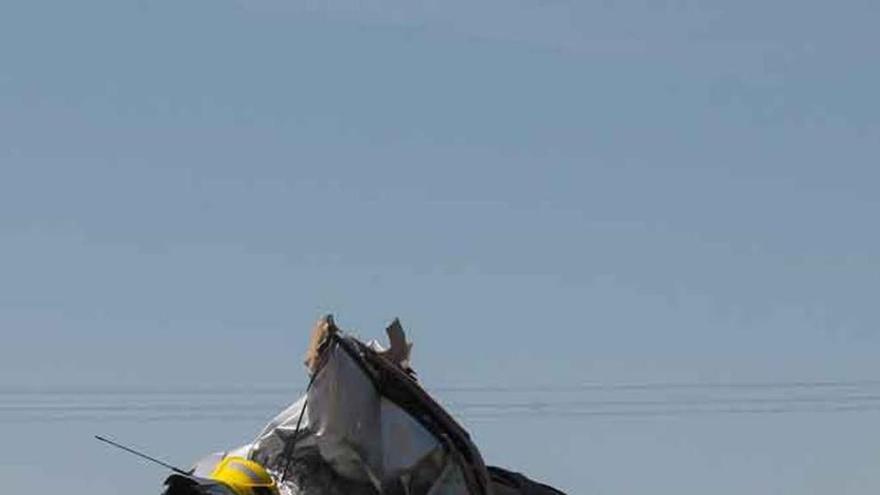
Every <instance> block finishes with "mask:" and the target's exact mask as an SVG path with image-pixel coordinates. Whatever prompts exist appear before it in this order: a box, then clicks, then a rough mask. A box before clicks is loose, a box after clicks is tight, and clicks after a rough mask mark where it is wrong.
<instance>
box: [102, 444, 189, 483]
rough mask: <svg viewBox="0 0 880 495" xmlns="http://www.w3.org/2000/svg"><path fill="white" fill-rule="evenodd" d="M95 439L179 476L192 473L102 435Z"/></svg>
mask: <svg viewBox="0 0 880 495" xmlns="http://www.w3.org/2000/svg"><path fill="white" fill-rule="evenodd" d="M95 438H96V439H98V440H100V441H102V442H104V443H107V444H110V445H112V446H114V447H116V448H118V449H122V450H124V451H126V452H129V453H131V454H134V455H136V456H138V457H142V458H144V459H146V460H148V461H152V462H155V463H156V464H158V465H160V466H162V467H166V468H168V469H170V470H172V471H174V472H175V473H177V474H182V475H184V476H189V475H190V474H191V473H187V472H186V471H184V470H183V469H180V468H178V467H174V466H172V465H171V464H168V463H167V462H162V461H160V460H159V459H156V458H155V457H150V456H148V455H147V454H143V453H141V452H138V451H137V450H134V449H130V448H128V447H126V446H125V445H119V444H118V443H116V442H114V441H113V440H107V439H106V438H104V437H102V436H100V435H95Z"/></svg>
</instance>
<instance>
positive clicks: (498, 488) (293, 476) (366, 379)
mask: <svg viewBox="0 0 880 495" xmlns="http://www.w3.org/2000/svg"><path fill="white" fill-rule="evenodd" d="M386 332H387V334H388V338H389V341H390V346H389V347H388V348H383V347H381V346H380V345H379V344H378V343H376V342H370V343H369V344H365V343H363V342H361V341H360V340H358V339H356V338H354V337H352V336H350V335H347V334H345V333H344V332H343V331H341V330H340V329H339V328H337V327H336V325H335V323H334V321H333V318H332V317H331V316H327V317H325V318H323V319H321V320H320V321H319V322H318V324H317V325H316V326H315V328H314V330H313V331H312V335H311V340H310V344H309V349H308V353H307V355H306V367H307V368H308V372H309V377H310V379H309V385H308V387H307V389H306V393H305V395H304V396H303V397H301V398H300V399H299V400H298V401H296V402H295V403H294V404H292V405H291V406H290V407H288V408H287V409H285V410H284V411H283V412H281V413H280V414H279V415H278V416H277V417H275V418H274V419H273V420H272V421H271V422H270V423H269V424H268V425H267V426H266V427H265V428H264V429H263V431H262V432H260V434H259V435H257V437H256V439H255V440H254V441H253V442H252V443H250V444H247V445H244V446H241V447H239V448H237V449H233V450H231V451H229V452H225V453H220V454H214V455H212V456H209V457H207V458H205V459H203V460H201V461H199V462H198V463H197V464H196V466H195V467H194V469H193V470H192V471H189V472H180V471H179V470H176V471H177V472H175V474H172V475H171V476H170V477H169V478H168V479H167V480H166V486H167V488H166V491H165V495H193V494H217V495H219V494H223V495H271V494H280V495H314V494H328V495H337V494H338V495H343V494H344V495H374V494H389V495H440V494H444V495H446V494H449V495H493V494H494V495H513V494H523V495H553V494H561V493H562V492H560V491H558V490H556V489H554V488H551V487H549V486H546V485H543V484H540V483H537V482H534V481H532V480H530V479H528V478H526V477H525V476H523V475H520V474H518V473H513V472H510V471H507V470H504V469H501V468H496V467H491V466H489V467H487V466H486V465H485V463H484V462H483V459H482V457H481V455H480V452H479V450H478V449H477V447H476V445H474V444H473V442H472V441H471V439H470V437H469V435H468V433H467V432H466V431H465V430H464V429H463V428H462V427H461V426H460V425H459V424H458V423H457V422H456V421H455V420H454V419H453V418H452V417H451V416H450V415H449V414H448V413H447V412H446V411H445V410H444V409H443V408H442V407H441V406H440V405H439V404H438V403H437V402H435V401H434V399H432V398H431V396H430V395H428V393H427V392H425V391H424V390H423V389H422V387H421V386H420V385H419V383H418V381H417V380H416V377H415V373H414V372H413V371H412V369H411V368H410V366H409V354H410V349H411V344H410V343H409V342H407V341H406V338H405V335H404V331H403V328H402V327H401V325H400V322H399V321H398V320H394V322H392V324H391V325H390V326H389V327H388V328H387V329H386Z"/></svg>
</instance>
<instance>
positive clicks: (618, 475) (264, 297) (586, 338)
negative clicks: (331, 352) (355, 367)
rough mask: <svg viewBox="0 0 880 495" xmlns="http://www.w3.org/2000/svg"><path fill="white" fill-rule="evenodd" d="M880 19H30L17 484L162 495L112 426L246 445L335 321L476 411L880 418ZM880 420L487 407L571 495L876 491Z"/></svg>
mask: <svg viewBox="0 0 880 495" xmlns="http://www.w3.org/2000/svg"><path fill="white" fill-rule="evenodd" d="M878 23H880V12H878V7H877V6H876V5H875V4H874V3H873V2H867V1H865V2H856V1H851V2H839V3H837V4H835V5H831V4H829V3H822V2H808V3H807V4H805V3H804V2H789V1H779V2H771V3H769V4H768V3H767V2H753V1H742V2H687V1H683V2H625V3H624V2H597V3H592V4H591V3H586V2H581V3H577V2H567V1H528V0H527V1H521V2H499V1H494V0H491V1H486V2H481V3H479V4H478V5H474V4H473V2H463V1H458V0H456V1H450V2H403V1H396V0H393V1H389V2H372V1H358V2H354V1H330V2H306V3H295V2H285V1H280V0H241V1H224V0H217V1H210V2H208V1H185V2H161V1H155V2H147V1H139V2H130V1H119V0H116V1H85V2H67V3H62V2H41V1H27V2H24V1H20V2H19V1H15V0H13V1H11V2H4V3H3V4H2V6H0V331H2V335H3V345H2V346H0V409H2V411H0V438H3V439H4V440H5V442H6V443H5V445H6V447H5V448H4V449H3V454H0V478H2V479H3V480H4V486H6V487H7V488H8V489H10V490H11V491H21V490H24V489H25V487H31V486H33V483H34V482H35V481H34V480H39V481H38V483H39V485H40V486H42V487H45V489H47V490H54V489H58V490H61V489H62V487H63V488H64V490H65V492H66V493H71V494H74V495H78V494H86V493H88V494H103V493H107V494H110V493H118V492H119V490H122V489H123V488H122V487H126V489H127V488H131V489H133V490H136V491H138V492H142V493H158V491H159V483H160V482H161V479H162V476H163V474H164V473H162V472H161V470H155V469H153V468H152V467H149V466H144V465H142V464H140V463H139V462H138V461H137V460H136V459H128V458H124V457H123V455H117V454H116V453H113V452H109V451H107V449H106V448H104V446H102V445H96V442H94V441H93V440H91V439H90V435H91V434H94V433H105V434H108V435H115V436H116V437H118V438H120V439H123V440H129V441H131V442H132V443H134V444H136V445H139V446H141V447H144V448H147V449H148V450H151V451H153V452H156V453H160V454H162V455H163V456H165V457H167V458H169V459H172V460H174V461H175V462H178V463H180V464H187V463H188V462H190V461H192V460H193V459H194V458H196V457H198V456H199V455H201V454H203V453H206V452H210V451H212V450H217V449H222V448H225V447H228V446H231V445H235V444H237V443H241V442H244V441H247V440H248V439H249V438H251V437H252V436H253V435H254V434H255V433H256V432H257V431H258V430H259V428H260V427H261V426H262V424H263V423H264V422H265V420H266V419H268V418H269V417H270V416H271V415H272V414H273V413H274V412H275V411H276V410H277V409H278V408H280V407H281V406H283V405H284V404H285V403H286V402H288V401H290V400H292V399H293V398H294V397H295V396H296V395H297V394H298V393H299V392H298V391H299V390H300V388H301V386H302V384H303V381H304V371H303V370H302V367H301V365H300V363H301V355H302V353H303V351H304V348H305V345H306V341H307V333H308V329H309V328H310V326H311V324H312V322H313V321H314V320H315V319H316V318H317V317H318V316H319V315H321V314H322V313H325V312H333V313H335V314H336V316H337V320H338V322H339V323H340V325H341V326H343V327H345V328H349V329H351V330H353V331H355V332H356V333H358V334H359V335H362V336H364V337H379V336H381V329H382V328H383V326H384V325H385V323H387V321H389V320H390V319H391V318H392V317H394V316H400V317H401V318H402V319H403V321H404V324H405V325H406V326H407V327H408V328H409V329H410V335H411V337H412V339H413V340H414V341H415V348H414V356H413V357H414V364H415V366H416V367H417V369H418V370H419V371H420V376H421V377H422V380H423V382H424V383H425V384H426V386H428V387H429V388H431V387H433V388H435V389H437V395H438V397H440V398H441V399H442V400H443V401H444V402H447V403H449V404H450V405H451V406H450V407H453V406H455V405H456V404H459V405H460V404H464V406H467V403H469V402H474V401H484V402H493V403H495V402H499V401H500V402H504V401H510V400H513V398H512V397H513V396H512V395H510V394H511V393H513V394H514V395H515V399H516V400H519V401H525V402H536V401H537V402H540V401H544V400H546V401H551V402H553V401H556V402H560V401H563V402H564V401H569V402H570V401H574V402H583V401H591V400H598V399H602V400H606V399H607V400H611V401H619V400H631V399H632V400H648V401H651V400H663V401H666V400H672V401H681V400H694V396H693V393H696V392H693V391H691V392H687V393H688V394H691V395H687V396H683V395H681V394H682V392H680V391H679V392H676V391H674V390H673V391H669V390H666V389H662V388H659V389H650V390H647V391H645V392H644V393H642V392H633V391H627V390H617V391H613V390H599V391H597V390H594V389H589V388H586V389H577V390H575V391H572V390H571V388H572V387H574V388H576V387H577V386H579V385H582V384H584V383H598V384H622V383H672V382H675V383H681V382H685V383H697V384H704V385H705V384H718V383H741V382H784V383H789V384H791V383H792V382H796V381H823V382H824V381H828V380H833V381H842V382H845V383H846V384H849V385H847V387H850V388H853V389H854V390H844V391H842V392H841V391H838V390H837V389H835V390H833V392H834V393H835V394H838V393H846V394H850V395H852V394H857V395H860V396H863V397H867V396H870V397H875V398H876V394H874V395H871V394H872V393H873V392H877V390H875V388H876V384H872V383H873V382H864V381H863V380H875V379H878V378H880V365H878V364H877V359H876V356H877V355H878V352H880V335H878V324H880V318H878V313H877V310H876V294H877V292H878V289H880V254H878V253H880V234H878V229H877V228H876V227H875V224H876V217H877V216H878V214H880V197H878V195H877V184H878V181H880V170H878V166H877V162H878V160H877V157H878V152H880V121H878V115H880V99H878V98H877V96H876V88H878V87H880V64H878V63H877V62H878V56H880V53H878V50H877V48H876V47H877V46H880V39H878V38H880V36H878V34H877V29H876V26H877V25H878ZM856 381H858V383H856ZM854 383H855V384H854ZM548 384H551V385H553V386H554V387H557V388H558V389H557V390H555V389H553V388H552V387H550V388H549V389H548V388H547V387H546V385H548ZM255 386H262V387H269V388H271V390H269V391H265V390H264V391H262V392H260V391H257V392H255V391H254V390H253V387H255ZM479 386H488V387H508V388H511V387H513V388H517V387H520V388H518V389H517V390H515V391H514V392H498V391H497V390H496V391H495V392H484V393H477V392H473V391H470V392H469V391H462V390H461V387H479ZM203 387H214V389H213V390H214V392H212V393H204V390H202V388H203ZM288 390H289V391H288ZM120 391H123V392H125V394H127V395H125V394H122V392H120ZM820 391H821V390H820ZM807 392H810V393H813V392H811V391H809V390H808V391H807ZM700 393H701V394H703V393H705V394H710V395H711V394H715V395H719V394H720V395H722V396H723V397H722V398H724V399H725V400H727V399H730V398H731V397H733V399H735V400H740V399H743V400H746V401H755V400H763V399H764V398H766V391H761V390H758V391H754V390H746V391H744V392H743V391H734V392H731V391H730V390H727V389H721V388H718V387H711V386H709V387H708V388H707V389H705V390H702V391H700ZM772 393H773V394H777V392H776V391H773V392H772ZM803 393H804V391H803V390H800V389H797V388H791V387H788V388H785V387H784V388H783V389H782V390H780V391H778V394H781V395H779V396H781V397H785V398H786V399H785V400H788V399H790V398H792V397H795V396H798V397H801V398H803V397H802V395H803ZM822 393H825V392H824V391H822ZM212 394H213V395H212ZM646 394H647V397H646ZM676 394H677V395H676ZM798 394H800V395H798ZM474 395H476V398H475V397H474ZM563 396H564V397H563ZM773 397H777V396H773ZM835 397H837V396H835ZM807 398H809V397H807ZM697 399H699V400H703V399H700V398H699V397H697ZM835 400H836V399H835ZM847 400H848V399H847ZM860 400H861V399H860ZM865 400H868V399H865ZM870 400H873V399H870ZM174 401H178V402H181V401H182V402H181V403H184V404H185V405H186V407H197V408H201V409H198V410H199V411H203V412H204V411H206V410H207V411H210V410H211V408H212V407H214V406H215V405H216V406H217V408H218V410H220V411H225V412H226V413H228V412H229V411H233V410H235V411H238V410H239V409H236V407H238V408H241V407H244V408H245V409H246V412H247V414H239V415H237V416H235V417H225V416H224V417H219V416H217V415H213V416H212V415H210V414H208V415H206V416H205V417H204V418H202V419H201V420H194V419H193V418H179V417H175V416H173V415H169V414H167V413H168V411H169V409H167V408H166V409H163V408H165V407H166V406H167V403H169V402H174ZM90 404H91V405H95V404H102V405H101V406H100V407H105V409H100V408H99V409H100V410H99V411H98V412H99V413H100V414H99V413H95V412H94V410H90V409H88V407H87V406H89V405H90ZM163 404H164V405H163ZM175 404H177V402H175ZM676 404H679V405H680V404H681V402H678V403H676ZM859 404H860V405H863V404H862V403H859ZM73 405H76V406H77V407H80V408H84V407H85V409H81V410H84V411H85V412H84V413H82V414H79V415H74V416H72V417H68V416H63V415H62V416H58V415H53V414H55V413H52V411H57V410H58V409H61V410H64V409H65V408H67V407H68V406H73ZM178 405H179V404H178ZM464 406H463V407H464ZM120 407H122V408H126V407H141V408H142V409H143V408H146V409H148V410H151V411H155V410H158V411H160V412H161V413H162V414H160V415H159V416H155V415H153V416H150V415H149V414H146V413H142V412H138V411H142V409H127V410H126V411H128V412H125V413H124V414H117V412H118V411H119V409H114V408H120ZM175 407H176V406H175ZM53 408H55V409H53ZM150 408H152V409H150ZM866 409H870V410H859V411H848V412H841V411H838V412H815V411H812V412H811V411H806V412H805V411H793V412H792V411H788V412H783V413H779V414H760V413H759V414H714V413H713V414H672V415H653V414H646V415H638V416H636V417H629V416H615V415H611V416H601V415H600V416H589V415H586V416H576V417H569V416H565V415H555V416H554V415H552V414H550V415H546V416H544V415H542V414H526V415H522V416H518V415H515V414H512V415H505V414H502V415H499V416H498V417H480V416H479V415H472V416H471V417H468V415H467V414H466V411H465V412H463V413H462V417H463V421H464V422H465V424H466V426H468V428H469V429H470V430H471V432H472V434H473V435H474V437H475V439H476V440H477V442H478V444H479V445H480V446H481V448H482V449H483V451H484V454H485V456H486V457H487V459H488V460H489V461H490V462H493V463H497V464H502V465H506V466H509V467H512V468H515V469H519V470H522V471H524V472H527V473H529V474H532V475H534V476H535V477H537V478H539V479H543V480H546V481H548V482H551V483H553V484H556V485H558V486H560V487H561V488H563V489H565V490H566V491H568V492H569V493H573V494H577V493H647V492H650V493H660V494H667V493H668V494H673V493H674V494H676V495H681V494H697V493H706V492H707V491H711V492H712V493H718V494H728V493H729V494H734V493H743V492H748V493H756V494H762V493H766V494H785V493H792V494H793V493H798V494H804V493H807V494H814V493H815V494H824V493H847V494H850V493H851V494H862V493H866V494H867V493H876V492H877V490H878V489H880V474H878V473H880V470H878V469H877V466H878V465H880V434H878V433H876V432H877V428H876V420H877V418H878V414H880V413H878V412H877V410H876V409H871V408H866ZM47 411H48V412H47ZM114 411H115V412H114ZM132 411H134V412H132ZM692 412H693V411H691V413H692ZM93 413H94V414H93ZM145 414H146V415H145ZM227 416H228V415H227Z"/></svg>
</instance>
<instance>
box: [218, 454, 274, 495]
mask: <svg viewBox="0 0 880 495" xmlns="http://www.w3.org/2000/svg"><path fill="white" fill-rule="evenodd" d="M211 479H214V480H217V481H219V482H221V483H223V484H224V485H226V486H228V487H229V488H230V489H232V491H233V492H235V495H280V493H279V491H278V485H276V484H275V480H274V479H272V476H270V475H269V472H268V471H266V468H264V467H263V466H261V465H260V464H259V463H257V462H254V461H251V460H249V459H245V458H244V457H226V458H225V459H223V460H222V461H220V464H217V467H216V468H214V472H212V473H211Z"/></svg>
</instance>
